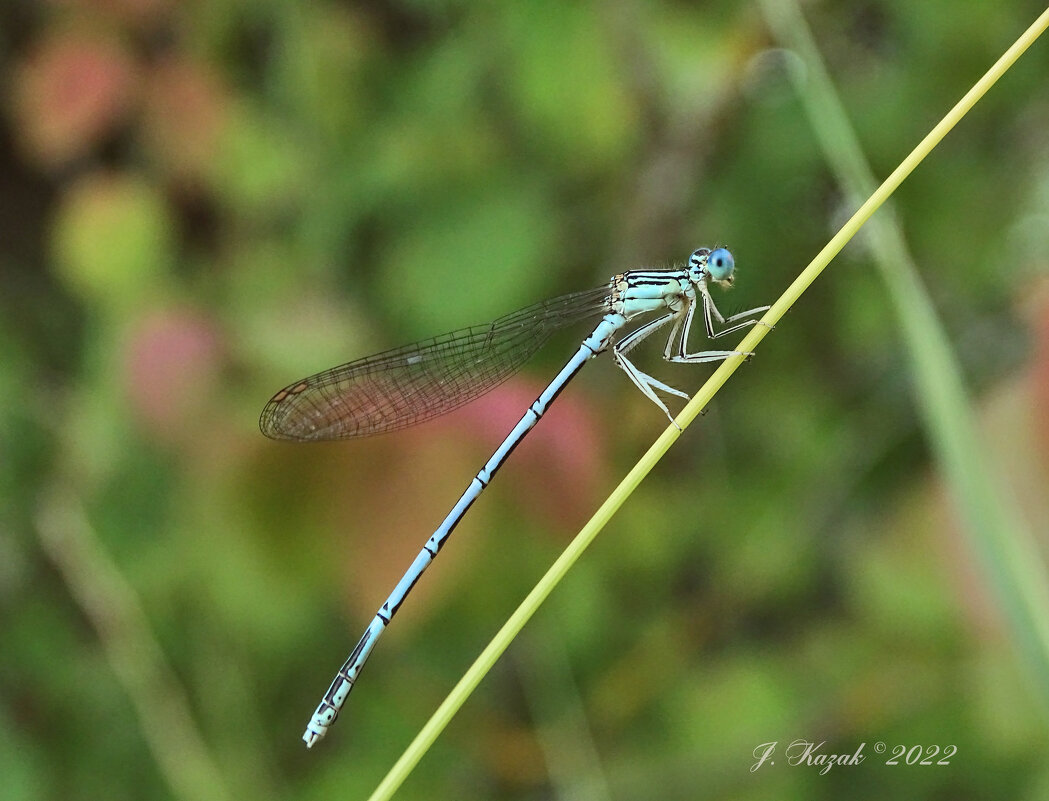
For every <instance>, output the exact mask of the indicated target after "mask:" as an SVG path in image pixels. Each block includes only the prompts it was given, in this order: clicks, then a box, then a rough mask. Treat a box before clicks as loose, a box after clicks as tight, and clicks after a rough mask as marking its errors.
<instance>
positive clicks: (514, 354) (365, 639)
mask: <svg viewBox="0 0 1049 801" xmlns="http://www.w3.org/2000/svg"><path fill="white" fill-rule="evenodd" d="M734 275H735V262H734V260H733V258H732V254H731V253H729V251H728V250H726V249H725V248H717V249H715V250H713V251H712V250H710V249H708V248H700V249H699V250H696V251H695V252H694V253H692V255H691V256H690V257H689V260H688V265H687V266H686V267H684V268H682V269H671V270H632V271H630V272H625V273H621V274H620V275H616V276H613V277H612V279H611V280H610V281H609V282H608V283H607V284H606V285H604V286H602V287H599V288H597V289H593V290H589V291H586V292H577V293H575V294H571V295H564V296H562V297H559V298H555V299H553V300H547V301H543V302H542V303H537V304H535V305H534V306H529V307H527V308H525V309H521V310H520V311H517V312H514V313H513V314H508V315H506V316H505V317H500V318H499V319H498V320H495V321H494V322H492V323H490V324H487V325H478V326H471V327H469V328H463V329H460V330H458V331H453V332H451V333H448V334H444V335H443V336H438V337H434V338H433V339H428V340H423V341H422V342H416V343H414V344H412V345H405V346H404V347H400V348H395V349H393V350H388V351H385V352H383V353H379V354H376V355H374V356H368V357H366V358H363V359H358V360H357V361H354V362H350V363H348V364H344V365H342V366H340V367H334V368H332V369H330V370H326V371H324V372H323V373H318V374H316V375H314V376H310V377H309V378H304V379H302V380H300V381H296V382H295V383H293V384H290V385H288V386H287V387H285V388H284V389H282V390H281V391H280V392H278V393H277V394H276V395H274V396H273V398H272V399H271V400H270V401H269V403H267V404H266V407H265V408H264V409H263V411H262V417H261V419H260V420H259V426H260V427H261V429H262V433H264V434H265V435H266V436H268V437H272V438H274V439H286V440H295V441H299V442H308V441H318V440H334V439H352V438H354V437H366V436H370V435H372V434H381V433H385V432H387V431H395V430H397V429H400V428H407V427H408V426H413V425H415V424H416V423H421V422H423V421H424V420H429V419H431V418H433V417H437V416H438V415H442V414H444V413H445V412H449V411H451V410H452V409H456V408H458V407H460V406H462V405H464V404H466V403H469V402H470V401H472V400H474V399H476V398H478V397H480V396H481V395H483V394H484V393H486V392H488V391H489V390H491V389H494V388H495V387H496V386H498V385H499V384H501V383H502V382H503V381H505V380H506V379H507V378H509V377H510V376H511V375H513V374H514V373H515V372H517V371H518V370H519V369H520V368H521V367H522V365H524V363H525V362H526V361H527V360H528V358H529V357H530V356H531V355H532V354H533V353H535V352H536V351H537V350H538V349H539V347H540V346H542V344H543V343H544V342H546V341H547V340H548V339H549V338H550V336H551V335H552V334H553V333H554V332H555V331H557V330H558V329H561V328H563V327H565V326H567V325H570V324H572V323H577V322H581V321H583V320H586V319H590V318H593V317H597V316H598V315H601V322H600V323H598V325H597V327H596V328H595V329H594V330H593V331H592V332H591V334H590V335H589V336H588V337H586V338H585V339H584V340H583V342H582V344H580V346H579V349H578V350H577V351H576V353H575V355H574V356H572V358H571V359H569V360H568V363H567V364H565V366H564V367H563V368H562V369H561V372H559V373H558V374H557V376H556V377H555V378H554V380H553V381H551V382H550V384H549V386H547V388H546V389H544V390H543V391H542V393H540V395H539V397H538V398H536V400H535V402H534V403H533V404H532V405H531V406H529V407H528V410H527V411H526V412H525V413H524V416H523V417H522V418H521V420H520V421H519V422H518V423H517V425H516V426H514V428H513V430H512V431H511V432H510V434H509V435H508V436H507V437H506V439H505V440H503V442H502V444H501V445H500V446H499V447H498V448H497V449H496V451H495V453H494V454H492V457H491V458H490V459H489V460H488V461H487V462H486V463H485V465H484V467H482V468H481V469H480V471H478V473H477V475H475V476H474V477H473V479H472V480H471V482H470V485H469V487H467V489H466V491H465V492H464V493H463V495H462V497H460V498H459V501H458V502H457V503H456V504H455V506H454V507H453V508H452V510H451V511H450V512H449V513H448V515H447V517H445V519H444V521H443V522H442V523H441V525H440V526H439V527H438V528H437V530H436V531H435V532H434V533H433V535H432V536H431V537H430V538H429V540H427V542H426V544H425V545H424V546H423V549H422V551H420V552H419V555H418V556H417V557H416V558H415V561H414V562H413V563H412V565H411V567H409V568H408V571H407V572H406V573H405V574H404V576H403V577H402V578H401V580H400V582H399V583H398V584H397V586H396V587H395V588H394V590H393V592H392V593H390V597H389V598H387V599H386V602H385V603H384V604H383V605H382V607H381V608H380V609H379V611H378V612H377V613H376V615H375V617H374V618H373V620H372V622H371V624H370V625H369V626H368V629H367V631H365V632H364V636H362V637H361V639H360V642H358V643H357V646H356V647H355V648H354V649H353V652H352V653H351V654H350V656H349V658H348V659H347V660H346V662H345V663H344V664H343V666H342V667H341V668H340V669H339V672H338V674H337V675H336V676H335V679H334V681H332V683H331V686H330V687H329V688H328V691H327V692H326V693H325V694H324V699H323V700H322V701H321V702H320V705H319V706H318V707H317V710H316V712H314V714H313V717H312V718H311V720H310V722H309V725H308V727H307V729H306V733H305V734H304V735H303V740H305V741H306V744H307V746H311V747H312V746H313V744H314V743H316V742H317V741H318V740H320V739H321V738H322V737H324V735H325V734H326V733H327V731H328V728H329V727H330V726H331V725H332V724H333V723H334V722H335V719H336V717H338V714H339V710H340V709H341V708H342V705H343V704H344V703H345V701H346V697H347V696H348V695H349V693H350V690H351V689H352V688H353V685H354V683H355V682H356V681H357V678H358V676H359V675H360V672H361V669H362V668H363V667H364V663H365V662H366V661H367V659H368V657H369V655H370V654H371V652H372V649H373V648H374V647H375V643H376V642H377V641H378V639H379V637H380V636H381V635H382V633H383V631H385V629H386V627H387V626H388V625H389V624H390V620H391V619H392V618H393V616H394V614H396V612H397V610H398V609H399V608H400V606H401V604H402V603H403V602H404V599H405V598H406V597H407V595H408V593H409V592H410V591H411V589H412V587H413V586H414V585H415V583H416V581H418V580H419V577H420V576H421V575H422V573H423V571H425V570H426V568H427V567H428V566H429V564H430V562H432V561H433V560H434V559H435V558H436V556H437V554H438V553H439V552H440V550H441V548H442V547H443V546H444V544H445V543H446V542H447V541H448V538H449V537H450V536H451V533H452V531H453V530H454V529H455V527H456V525H458V523H459V521H460V520H462V518H463V516H464V515H465V514H466V510H467V509H469V508H470V505H471V504H472V503H473V502H474V501H475V500H477V497H478V496H479V495H480V494H481V492H483V491H484V489H485V487H487V486H488V483H489V482H490V481H491V480H492V477H493V476H494V475H495V473H496V471H497V470H498V469H499V467H500V466H501V465H502V464H503V462H504V461H505V460H506V458H507V457H508V456H509V455H510V453H511V452H512V451H513V449H514V448H515V447H517V445H518V443H519V442H520V441H521V440H522V439H523V438H524V436H525V435H526V434H527V433H528V432H529V431H530V430H531V429H532V427H533V426H534V425H535V424H536V423H537V422H539V418H541V417H542V416H543V413H544V412H545V411H546V409H547V407H548V406H549V405H550V404H551V403H552V402H553V401H554V399H555V398H556V397H557V396H558V394H559V393H560V392H561V390H562V389H564V387H565V385H567V384H568V382H569V381H570V380H571V379H572V377H573V376H574V375H575V374H576V373H577V372H579V370H580V368H582V366H583V365H584V364H586V363H587V362H588V361H589V360H590V359H592V358H594V357H595V356H597V355H598V354H599V353H602V352H603V351H605V350H608V349H611V351H612V359H613V361H614V362H615V363H616V364H617V365H618V366H619V367H620V368H621V369H622V370H623V371H624V372H625V373H626V374H627V376H628V377H629V378H630V380H631V381H632V382H633V383H634V385H635V386H637V388H638V389H640V390H641V392H643V393H644V395H645V397H647V398H648V399H649V400H650V401H652V402H653V403H655V404H656V406H658V407H659V408H660V409H662V410H663V412H664V413H665V414H666V415H667V417H669V418H670V419H671V421H672V422H673V417H672V416H671V414H670V410H669V409H668V408H667V406H666V404H665V403H664V402H663V401H662V400H661V399H660V397H659V396H658V395H657V394H656V390H659V391H661V392H666V393H669V394H671V395H677V396H678V397H681V398H685V399H686V400H687V399H688V395H686V394H685V393H684V392H681V391H679V390H677V389H674V388H673V387H671V386H668V385H666V384H664V383H662V382H661V381H658V380H656V379H655V378H653V377H652V376H650V375H648V374H647V373H643V372H642V371H641V370H639V369H638V368H637V367H636V366H634V364H633V363H632V362H631V361H630V360H629V359H628V358H627V353H628V352H629V351H630V350H631V349H633V348H634V347H636V346H637V345H638V344H639V343H640V342H641V341H642V340H644V339H646V338H647V337H649V336H651V335H652V334H653V333H655V332H656V331H657V330H659V329H661V328H663V327H664V326H666V325H669V326H670V335H669V337H668V338H667V344H666V348H665V349H664V351H663V357H664V358H665V359H666V360H667V361H670V362H679V363H684V364H696V363H700V362H717V361H722V360H723V359H727V358H729V357H730V356H736V355H744V356H747V355H750V354H740V353H739V352H737V351H731V350H707V351H699V352H696V353H689V352H688V340H689V334H690V332H691V328H692V321H693V318H694V317H695V314H696V310H697V308H698V309H701V311H702V315H703V325H704V328H705V329H706V334H707V337H708V338H710V339H717V338H718V337H722V336H725V335H726V334H731V333H732V332H734V331H738V330H740V329H741V328H744V327H746V326H748V325H752V324H754V323H756V322H759V321H758V320H756V319H753V318H754V315H756V314H759V313H761V312H764V311H766V310H767V309H768V308H769V307H768V306H761V307H759V308H756V309H749V310H747V311H744V312H741V313H739V314H735V315H732V316H731V317H727V318H726V317H723V316H722V315H721V313H720V312H719V311H718V309H717V307H716V306H715V305H714V301H713V299H712V298H711V296H710V292H709V289H708V284H709V283H715V284H718V285H720V286H722V287H728V286H730V285H731V284H732V282H733V280H734ZM642 315H658V316H656V317H655V318H654V319H652V320H649V321H648V322H646V323H644V324H643V325H641V326H639V327H637V328H634V329H633V330H631V331H629V332H628V333H626V334H625V335H623V336H620V334H621V333H622V331H623V330H624V327H625V326H626V324H627V323H628V322H629V321H631V320H633V319H634V318H637V317H640V316H642ZM748 318H749V319H748ZM715 321H717V322H718V323H719V324H721V325H728V327H727V328H723V329H722V330H720V331H716V330H715V328H714V323H715ZM733 323H734V324H733Z"/></svg>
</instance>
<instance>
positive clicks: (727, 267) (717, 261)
mask: <svg viewBox="0 0 1049 801" xmlns="http://www.w3.org/2000/svg"><path fill="white" fill-rule="evenodd" d="M735 269H736V261H735V259H733V258H732V254H731V253H729V252H728V250H726V249H725V248H718V249H717V250H715V251H712V252H711V254H710V255H709V256H707V272H709V273H710V277H711V278H713V279H714V280H715V281H727V280H728V279H730V278H731V277H732V272H733V270H735Z"/></svg>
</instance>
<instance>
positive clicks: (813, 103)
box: [761, 0, 1049, 710]
mask: <svg viewBox="0 0 1049 801" xmlns="http://www.w3.org/2000/svg"><path fill="white" fill-rule="evenodd" d="M761 5H762V8H763V10H764V14H765V18H766V20H767V22H768V24H769V27H770V28H771V29H772V31H773V33H774V35H775V36H776V38H777V39H778V40H779V43H780V44H781V45H782V46H783V47H786V48H789V49H790V50H792V51H793V52H794V53H796V54H797V55H798V56H799V57H800V59H801V61H802V63H803V64H804V68H805V79H804V80H800V75H799V74H798V73H797V72H796V71H794V78H795V87H796V89H797V91H798V93H799V96H800V98H801V101H802V104H803V106H804V108H805V112H806V114H807V116H808V118H809V122H810V124H811V125H812V128H813V130H814V131H815V133H816V136H817V138H818V140H819V142H820V146H821V147H822V148H823V151H824V154H825V157H826V159H827V161H828V162H829V164H830V165H831V168H832V170H833V171H834V173H835V174H836V177H837V179H838V182H839V183H840V184H841V186H842V187H843V189H844V190H845V192H846V193H847V194H848V196H849V198H850V200H853V201H855V202H858V200H859V198H861V197H863V196H864V195H866V194H868V193H869V192H870V191H871V189H872V188H873V187H874V185H875V180H874V176H873V174H872V172H871V169H870V166H869V164H868V163H867V160H866V157H865V156H864V154H863V150H862V148H861V146H860V143H859V139H858V137H857V136H856V133H855V131H854V130H853V128H852V125H851V124H850V122H849V119H848V116H847V114H846V113H845V109H844V106H843V105H842V103H841V100H840V98H839V96H838V94H837V92H836V91H835V89H834V85H833V82H832V81H831V78H830V76H829V75H828V73H827V70H826V67H825V66H824V64H823V61H822V59H821V57H820V53H819V49H818V48H817V46H816V42H815V41H814V39H813V37H812V33H811V31H810V30H809V28H808V26H807V24H806V23H805V19H804V17H803V16H802V14H801V10H800V9H799V8H798V6H797V4H796V3H795V2H793V1H792V0H762V4H761ZM1044 17H1045V15H1043V18H1044ZM870 229H871V231H870V233H871V238H872V240H873V241H875V242H877V247H875V248H872V250H871V254H872V256H873V258H874V262H875V264H876V265H877V267H878V269H879V272H880V273H881V276H882V278H883V279H884V282H885V287H886V288H887V289H888V292H889V296H890V299H891V301H892V305H893V307H894V308H895V311H896V317H897V321H898V325H899V330H900V334H901V337H902V340H903V343H904V347H905V348H906V350H907V354H908V356H909V359H910V364H911V373H912V376H913V381H914V389H915V392H916V395H917V398H918V400H919V407H920V412H921V416H922V420H923V421H924V425H925V429H926V431H927V433H928V436H929V439H930V442H931V445H932V450H933V453H934V455H935V458H936V460H937V461H938V462H939V464H940V467H941V470H942V473H943V475H944V477H945V480H946V483H947V485H948V487H949V490H950V493H951V497H952V500H953V502H954V504H955V506H956V507H957V509H958V511H959V512H960V518H961V520H962V521H963V529H964V531H965V534H966V535H967V537H968V540H969V543H970V546H971V547H972V549H973V551H974V553H975V554H976V556H977V558H978V559H979V562H980V564H981V565H982V566H983V569H984V572H985V574H986V575H987V577H988V580H989V581H990V584H991V586H992V587H993V589H994V591H995V592H996V594H997V597H998V599H999V601H1000V602H1001V604H1002V606H1003V608H1004V610H1005V613H1006V618H1007V622H1008V624H1009V625H1010V627H1011V628H1012V632H1013V636H1014V639H1015V641H1016V642H1017V643H1018V644H1019V646H1020V648H1021V650H1022V652H1023V654H1024V656H1025V658H1026V659H1027V661H1028V664H1029V666H1030V667H1031V676H1032V678H1033V679H1034V685H1035V686H1036V687H1037V689H1038V691H1039V692H1040V693H1041V695H1042V697H1043V701H1044V702H1045V708H1046V710H1049V578H1047V576H1046V572H1045V568H1044V565H1043V563H1042V560H1041V558H1040V557H1039V555H1038V549H1037V548H1036V546H1035V544H1034V541H1033V537H1032V534H1031V532H1030V530H1029V529H1028V527H1027V526H1026V525H1025V524H1024V523H1023V521H1022V520H1020V519H1019V516H1018V514H1017V513H1016V507H1015V504H1013V503H1012V502H1011V501H1010V498H1009V495H1008V492H1007V491H1006V490H1005V488H1003V487H1002V486H1001V482H1000V481H999V480H998V475H997V471H995V470H994V469H993V464H994V460H993V459H992V457H991V455H990V454H989V453H988V452H987V448H986V447H985V446H984V445H983V443H982V442H981V441H980V437H979V434H978V431H977V426H976V423H975V420H974V416H973V413H972V409H971V406H970V404H969V401H968V398H967V396H966V392H965V387H964V384H963V381H962V374H961V369H960V368H959V365H958V362H957V360H956V359H955V356H954V352H953V350H952V349H951V346H950V342H949V340H948V338H947V334H946V333H945V331H944V329H943V326H941V325H940V321H939V319H938V318H937V316H936V311H935V309H934V308H933V305H932V301H931V300H930V299H929V295H928V293H927V292H926V290H925V286H924V285H923V284H922V282H921V278H920V277H919V274H918V270H917V267H916V265H915V263H914V259H913V258H912V257H911V254H910V252H909V249H908V247H907V243H906V241H905V240H904V237H903V233H902V231H901V230H900V227H899V225H897V224H896V223H895V221H894V219H893V217H892V216H891V215H881V216H879V217H876V218H875V219H873V220H871V222H870Z"/></svg>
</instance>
